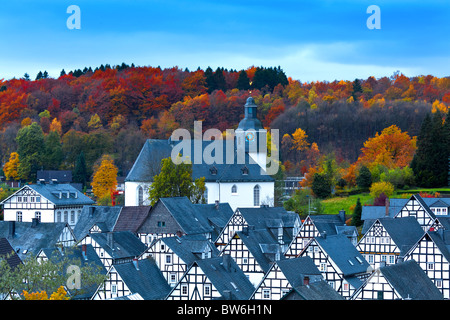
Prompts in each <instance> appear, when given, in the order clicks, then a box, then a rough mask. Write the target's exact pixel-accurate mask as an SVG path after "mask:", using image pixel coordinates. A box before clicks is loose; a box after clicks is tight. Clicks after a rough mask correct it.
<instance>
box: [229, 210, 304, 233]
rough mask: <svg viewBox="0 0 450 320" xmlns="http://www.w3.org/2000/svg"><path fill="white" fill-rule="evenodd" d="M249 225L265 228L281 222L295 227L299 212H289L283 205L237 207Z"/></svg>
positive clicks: (285, 225)
mask: <svg viewBox="0 0 450 320" xmlns="http://www.w3.org/2000/svg"><path fill="white" fill-rule="evenodd" d="M237 210H239V212H240V213H241V214H242V216H243V217H244V219H245V220H246V221H247V223H248V225H249V226H253V227H254V228H255V229H264V228H267V227H269V226H270V225H274V224H275V225H276V224H278V223H281V224H282V225H283V226H284V227H285V228H293V227H294V223H295V221H296V220H298V219H299V217H298V214H296V213H293V212H288V211H286V209H284V208H283V207H268V206H261V207H258V208H237Z"/></svg>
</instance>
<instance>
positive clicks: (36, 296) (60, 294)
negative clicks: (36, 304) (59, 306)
mask: <svg viewBox="0 0 450 320" xmlns="http://www.w3.org/2000/svg"><path fill="white" fill-rule="evenodd" d="M22 294H23V296H24V298H25V300H69V297H67V292H66V290H64V288H63V286H60V287H59V288H58V290H57V291H56V292H53V293H52V294H51V295H50V298H49V297H48V295H47V292H45V291H41V292H31V293H28V291H25V290H24V291H23V293H22Z"/></svg>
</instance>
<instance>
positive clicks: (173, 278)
mask: <svg viewBox="0 0 450 320" xmlns="http://www.w3.org/2000/svg"><path fill="white" fill-rule="evenodd" d="M169 282H170V283H177V274H176V273H171V274H170V275H169Z"/></svg>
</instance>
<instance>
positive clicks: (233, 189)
mask: <svg viewBox="0 0 450 320" xmlns="http://www.w3.org/2000/svg"><path fill="white" fill-rule="evenodd" d="M231 193H237V186H236V185H235V184H233V186H232V187H231Z"/></svg>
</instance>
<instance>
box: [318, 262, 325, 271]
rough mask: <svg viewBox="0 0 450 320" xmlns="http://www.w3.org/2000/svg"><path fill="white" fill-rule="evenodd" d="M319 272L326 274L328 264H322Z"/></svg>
mask: <svg viewBox="0 0 450 320" xmlns="http://www.w3.org/2000/svg"><path fill="white" fill-rule="evenodd" d="M319 270H320V271H321V272H326V271H327V264H326V263H324V262H322V263H320V268H319Z"/></svg>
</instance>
